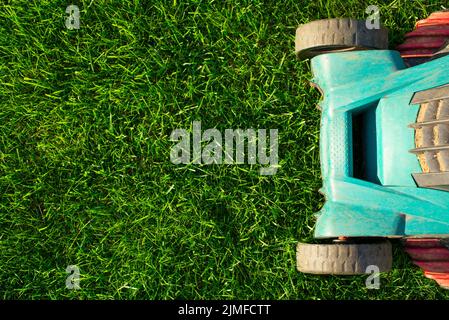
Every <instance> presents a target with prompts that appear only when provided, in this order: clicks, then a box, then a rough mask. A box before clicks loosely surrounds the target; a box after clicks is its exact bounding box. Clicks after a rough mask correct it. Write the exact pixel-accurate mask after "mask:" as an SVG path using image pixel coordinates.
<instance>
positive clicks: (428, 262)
mask: <svg viewBox="0 0 449 320" xmlns="http://www.w3.org/2000/svg"><path fill="white" fill-rule="evenodd" d="M405 251H406V252H407V253H408V254H409V255H410V257H411V258H412V260H413V263H414V264H416V265H417V266H419V267H420V268H421V269H423V271H424V275H425V276H426V277H427V278H429V279H432V280H435V281H436V282H437V283H438V284H439V285H440V286H441V287H442V288H445V289H449V249H448V248H447V247H446V246H444V245H443V244H442V242H441V239H438V238H425V239H424V238H409V239H406V240H405Z"/></svg>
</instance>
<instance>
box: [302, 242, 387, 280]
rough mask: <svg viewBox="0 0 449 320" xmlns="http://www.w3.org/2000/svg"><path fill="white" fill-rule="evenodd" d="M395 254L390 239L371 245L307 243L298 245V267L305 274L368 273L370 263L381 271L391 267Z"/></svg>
mask: <svg viewBox="0 0 449 320" xmlns="http://www.w3.org/2000/svg"><path fill="white" fill-rule="evenodd" d="M392 261H393V255H392V250H391V244H390V242H388V241H383V242H379V243H369V244H354V243H351V244H347V243H334V244H307V243H298V246H297V248H296V263H297V269H298V271H300V272H303V273H312V274H333V275H355V274H365V273H366V272H367V267H368V266H370V265H374V266H377V267H378V268H379V272H387V271H390V270H391V265H392Z"/></svg>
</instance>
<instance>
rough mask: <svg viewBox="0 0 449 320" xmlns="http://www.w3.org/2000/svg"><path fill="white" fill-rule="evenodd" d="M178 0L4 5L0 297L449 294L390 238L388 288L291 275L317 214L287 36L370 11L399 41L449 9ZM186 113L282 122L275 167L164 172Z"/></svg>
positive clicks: (219, 119)
mask: <svg viewBox="0 0 449 320" xmlns="http://www.w3.org/2000/svg"><path fill="white" fill-rule="evenodd" d="M186 2H187V1H181V0H173V1H171V2H170V1H168V0H148V1H143V0H135V1H118V0H110V1H107V0H103V1H87V0H86V1H75V0H74V1H73V2H72V1H69V0H67V1H60V0H58V1H49V0H40V1H37V0H35V1H29V0H26V1H25V0H18V1H7V0H1V1H0V193H1V202H0V270H1V271H0V298H4V299H11V298H18V299H40V298H45V299H62V298H70V299H111V298H117V299H174V298H188V299H212V298H214V299H255V298H257V299H265V298H270V299H333V298H335V299H399V298H405V299H417V298H428V299H433V298H449V294H448V292H446V291H444V290H442V289H440V288H439V287H438V286H437V285H436V284H435V283H434V282H432V281H431V280H428V279H426V278H424V277H423V276H422V273H421V271H420V270H419V269H418V268H416V267H414V266H412V265H411V263H410V262H409V260H408V258H407V257H406V256H405V254H404V253H403V252H402V250H401V249H400V247H399V246H398V245H396V246H395V252H394V254H395V263H394V270H393V271H392V272H391V273H389V274H386V275H382V278H381V289H380V290H368V289H366V288H365V279H366V277H365V276H362V277H359V276H357V277H331V276H311V275H304V274H300V273H298V272H297V271H296V270H295V244H296V242H297V241H300V240H304V241H309V240H312V238H313V226H314V218H313V213H314V212H316V211H318V210H319V208H320V207H321V206H322V204H323V198H322V197H321V196H320V195H319V193H318V192H317V190H318V189H319V187H320V185H321V181H320V168H319V158H318V132H319V117H320V114H319V111H318V110H317V109H316V108H315V105H316V103H317V101H318V100H319V94H318V93H317V92H316V91H315V90H313V89H312V88H311V87H309V85H308V79H310V77H311V75H310V72H309V68H308V63H307V62H299V61H297V60H296V59H295V56H294V32H295V28H296V26H297V25H298V24H300V23H304V22H307V21H311V20H314V19H319V18H327V17H342V16H348V17H356V18H364V17H366V16H367V14H366V13H365V8H366V7H367V6H368V5H369V4H376V3H378V4H379V7H380V9H381V19H382V22H383V23H384V24H385V25H386V26H387V27H388V28H389V29H390V39H391V46H392V47H393V46H394V45H395V44H397V43H399V42H400V41H401V40H402V37H403V35H404V33H405V32H406V31H409V30H411V29H412V28H413V25H414V23H415V22H416V20H417V19H418V18H424V17H426V16H427V15H428V14H430V13H431V12H432V11H436V10H439V9H441V7H440V5H441V4H444V3H445V1H440V2H438V1H420V0H415V1H411V0H396V1H391V2H388V3H387V2H378V1H372V0H369V1H356V0H351V1H347V0H341V1H328V2H326V1H321V0H317V1H300V0H295V1H290V0H288V1H283V2H281V1H274V0H273V1H265V2H262V1H243V0H242V1H232V3H228V2H226V4H225V2H224V1H189V4H186ZM69 4H77V5H79V7H80V9H81V29H80V30H72V31H69V30H67V29H66V28H65V27H64V19H65V8H66V7H67V5H69ZM194 120H201V121H202V126H203V128H214V127H216V128H218V129H220V130H221V131H223V130H224V129H226V128H267V129H269V128H277V129H279V158H280V165H281V168H280V169H279V170H278V172H277V174H276V175H275V176H271V177H270V176H260V175H259V170H258V169H259V168H258V166H250V165H239V166H230V165H221V166H217V165H216V166H213V165H212V166H206V165H187V166H184V165H173V164H172V163H171V162H170V155H169V152H170V147H171V146H172V145H173V142H170V139H169V136H170V133H171V131H172V130H174V129H176V128H189V127H190V126H191V123H192V121H194ZM73 264H75V265H77V266H79V267H80V270H81V277H82V278H81V290H77V291H73V290H68V289H66V288H65V279H66V277H67V274H66V273H65V269H66V267H67V266H68V265H73Z"/></svg>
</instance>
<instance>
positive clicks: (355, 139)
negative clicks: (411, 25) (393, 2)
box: [295, 11, 449, 288]
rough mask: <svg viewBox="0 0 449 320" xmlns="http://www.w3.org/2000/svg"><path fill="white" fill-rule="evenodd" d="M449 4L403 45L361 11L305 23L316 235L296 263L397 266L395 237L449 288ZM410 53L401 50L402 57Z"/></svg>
mask: <svg viewBox="0 0 449 320" xmlns="http://www.w3.org/2000/svg"><path fill="white" fill-rule="evenodd" d="M448 39H449V12H444V11H443V12H437V13H434V14H432V15H431V16H430V17H429V18H428V19H426V20H422V21H420V22H418V23H417V25H416V29H415V30H414V31H413V32H411V33H410V34H407V35H406V41H405V42H404V44H402V45H401V46H399V47H398V50H399V51H396V50H387V48H388V31H387V30H386V29H385V28H383V27H381V28H379V29H371V30H369V29H367V27H366V24H365V21H362V20H355V19H346V18H344V19H327V20H317V21H313V22H310V23H307V24H304V25H301V26H299V28H298V29H297V30H296V41H295V46H296V53H297V56H298V57H299V58H300V59H309V58H310V59H311V68H312V74H313V79H312V80H311V82H312V85H313V86H315V87H317V88H318V89H319V90H320V92H321V93H322V96H323V99H322V101H321V102H320V103H319V106H318V107H319V109H320V110H321V112H322V113H321V126H320V163H321V175H322V180H323V185H322V188H321V189H320V192H321V193H322V194H323V195H324V196H325V200H326V201H325V204H324V206H323V207H322V209H321V210H320V211H319V212H318V213H317V214H316V216H317V221H316V226H315V234H314V236H315V238H317V239H322V240H325V239H327V240H325V241H322V242H323V243H320V244H306V243H299V244H298V246H297V268H298V270H299V271H301V272H305V273H312V274H333V275H353V274H363V273H365V272H367V268H368V267H370V266H376V267H377V268H378V270H379V271H380V272H386V271H389V270H390V269H391V267H392V248H391V244H390V242H389V241H388V239H394V238H400V239H403V243H404V245H405V249H406V251H407V253H408V254H409V255H410V256H411V258H412V260H413V262H414V263H415V264H416V265H418V266H419V267H421V268H422V269H423V270H424V273H425V275H426V276H427V277H428V278H431V279H434V280H436V281H437V282H438V283H439V284H440V285H441V286H442V287H445V288H448V287H449V249H448V245H449V240H448V239H449V56H447V55H446V54H447V52H448V51H449V50H448V49H449V46H448V43H449V42H448V41H447V40H448ZM401 54H402V57H401Z"/></svg>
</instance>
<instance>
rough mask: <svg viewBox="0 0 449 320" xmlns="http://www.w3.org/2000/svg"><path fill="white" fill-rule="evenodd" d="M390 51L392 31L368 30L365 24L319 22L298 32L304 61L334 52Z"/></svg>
mask: <svg viewBox="0 0 449 320" xmlns="http://www.w3.org/2000/svg"><path fill="white" fill-rule="evenodd" d="M387 48H388V30H387V29H386V28H383V27H380V29H368V28H367V27H366V21H365V20H356V19H348V18H337V19H324V20H316V21H312V22H309V23H306V24H302V25H300V26H299V27H298V28H297V29H296V39H295V51H296V54H297V56H298V58H300V59H307V58H312V57H314V56H317V55H319V54H323V53H330V52H341V51H352V50H366V49H387Z"/></svg>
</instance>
